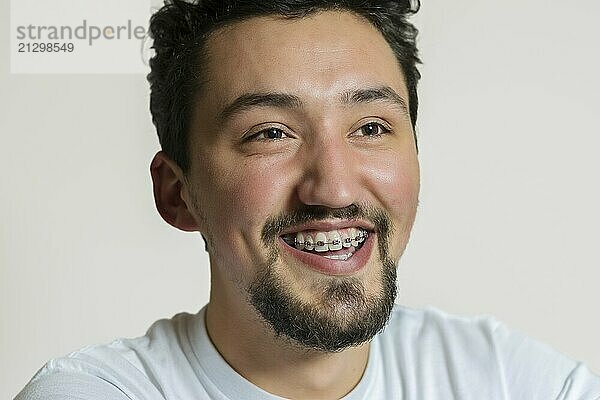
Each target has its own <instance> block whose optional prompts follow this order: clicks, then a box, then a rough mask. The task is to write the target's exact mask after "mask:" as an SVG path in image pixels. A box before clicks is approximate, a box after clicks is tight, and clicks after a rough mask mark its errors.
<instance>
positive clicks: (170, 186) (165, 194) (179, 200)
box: [150, 151, 199, 232]
mask: <svg viewBox="0 0 600 400" xmlns="http://www.w3.org/2000/svg"><path fill="white" fill-rule="evenodd" d="M150 174H151V175H152V183H153V187H154V202H155V204H156V209H157V210H158V213H159V214H160V215H161V217H162V218H163V219H164V220H165V221H166V222H167V223H168V224H170V225H172V226H174V227H175V228H178V229H181V230H182V231H186V232H192V231H198V230H199V229H198V224H197V222H196V219H195V218H194V216H193V214H192V212H190V209H189V205H188V204H187V203H186V201H185V200H184V199H183V196H182V190H183V189H184V180H183V172H182V171H181V169H180V168H179V166H177V164H176V163H175V162H174V161H172V160H171V159H170V158H169V157H168V156H167V155H166V154H165V153H164V152H162V151H160V152H158V153H157V154H156V155H155V156H154V158H153V159H152V162H151V163H150Z"/></svg>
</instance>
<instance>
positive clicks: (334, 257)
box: [323, 253, 353, 261]
mask: <svg viewBox="0 0 600 400" xmlns="http://www.w3.org/2000/svg"><path fill="white" fill-rule="evenodd" d="M352 254H353V253H348V254H335V255H332V256H323V257H325V258H328V259H330V260H341V261H346V260H347V259H349V258H350V257H352Z"/></svg>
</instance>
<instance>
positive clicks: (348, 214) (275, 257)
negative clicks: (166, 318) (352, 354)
mask: <svg viewBox="0 0 600 400" xmlns="http://www.w3.org/2000/svg"><path fill="white" fill-rule="evenodd" d="M325 218H344V219H357V218H362V219H365V220H368V221H370V222H372V223H373V224H374V225H375V229H376V232H377V239H378V250H379V261H380V262H379V263H378V266H379V271H378V273H377V276H378V278H379V290H377V291H376V292H375V293H374V294H370V295H368V294H367V293H366V290H365V287H364V283H363V282H361V281H360V280H359V279H357V278H355V277H337V276H336V277H324V279H323V280H322V281H321V282H318V284H317V286H318V290H317V293H319V298H318V299H317V301H316V302H315V303H313V304H307V303H305V302H303V301H302V300H301V299H300V298H299V296H297V295H296V294H295V293H294V292H293V290H292V289H291V288H290V287H289V286H288V285H287V284H286V283H285V281H284V279H282V278H281V277H280V276H279V275H278V273H277V269H276V266H277V264H278V261H279V260H280V253H279V252H280V251H279V248H278V246H277V240H278V237H279V234H280V233H281V232H282V231H283V230H284V229H286V228H288V227H291V226H294V225H297V224H300V223H304V222H309V221H316V220H321V219H325ZM391 230H392V225H391V219H390V218H389V217H388V216H387V214H386V213H385V212H384V211H382V210H378V209H373V208H366V207H361V206H357V205H351V206H349V207H346V208H342V209H329V208H325V207H317V206H305V207H303V208H302V209H300V210H297V211H295V212H293V213H290V214H286V215H281V216H277V217H272V218H270V219H269V220H268V221H267V222H266V224H265V227H264V229H263V231H262V240H263V243H264V244H265V246H266V247H267V248H268V249H269V257H268V260H267V262H266V263H265V264H264V265H262V268H260V271H261V272H260V273H259V274H258V275H257V276H256V278H255V279H254V280H253V282H252V283H251V284H250V286H249V288H248V295H249V299H250V303H251V304H252V306H253V307H254V308H255V309H256V310H257V311H258V313H259V314H260V316H261V317H262V319H263V320H264V321H265V323H266V324H267V325H268V326H270V327H271V328H272V329H273V330H274V332H275V334H276V335H277V336H279V337H284V338H287V339H291V340H292V341H293V342H295V343H296V344H299V345H300V346H301V347H303V348H305V349H312V350H318V351H324V352H338V351H342V350H344V349H346V348H348V347H351V346H357V345H359V344H362V343H365V342H367V341H369V340H371V339H372V338H373V337H374V336H375V335H376V334H377V333H379V332H380V331H381V330H382V329H383V328H384V327H385V325H386V324H387V321H388V319H389V317H390V314H391V312H392V309H393V306H394V301H395V299H396V263H395V262H394V261H393V259H392V258H391V256H390V254H389V245H388V240H389V236H390V233H391Z"/></svg>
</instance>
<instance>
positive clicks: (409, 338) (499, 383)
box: [377, 306, 600, 399]
mask: <svg viewBox="0 0 600 400" xmlns="http://www.w3.org/2000/svg"><path fill="white" fill-rule="evenodd" d="M377 340H378V341H379V346H380V349H381V350H380V351H381V354H382V358H383V359H387V362H388V363H394V364H398V365H400V366H401V367H400V369H409V370H410V369H412V370H413V371H417V373H419V374H422V376H420V379H423V380H424V381H431V379H432V378H433V377H435V379H439V380H442V381H443V382H445V383H446V384H447V386H448V387H452V388H461V389H460V390H465V391H467V390H469V389H468V388H479V389H478V390H481V391H484V390H486V389H489V388H492V387H495V388H496V389H497V391H498V392H505V393H507V394H510V395H511V396H510V397H509V398H531V399H538V398H540V399H541V398H544V399H558V398H560V399H567V398H568V399H570V398H572V397H558V395H559V393H562V392H561V391H564V390H566V388H567V387H574V385H573V383H572V380H573V379H574V377H576V380H577V381H578V382H580V384H582V385H583V386H584V387H588V388H590V387H593V388H594V390H597V389H596V388H597V385H598V382H599V381H600V380H599V379H598V377H596V376H594V375H593V374H591V373H590V372H589V371H588V370H587V369H585V367H583V366H582V365H581V363H578V362H576V361H574V360H572V359H570V358H569V357H566V356H565V355H563V354H561V353H560V352H558V351H556V350H554V349H553V348H551V347H550V346H547V345H546V344H543V343H540V342H538V341H536V340H534V339H531V338H530V337H528V336H527V335H525V334H522V333H520V332H518V331H514V330H512V329H510V328H508V327H507V326H506V325H505V324H504V323H502V322H500V321H499V320H497V319H496V318H494V317H492V316H489V315H477V316H457V315H452V314H449V313H446V312H444V311H441V310H438V309H436V308H431V307H428V308H424V309H411V308H408V307H403V306H396V307H395V308H394V311H393V313H392V316H391V318H390V321H389V324H388V326H387V327H386V329H385V330H384V331H383V333H382V334H381V335H379V337H378V338H377ZM400 369H399V370H398V371H400ZM582 371H584V372H586V371H587V375H586V374H585V373H583V372H582ZM400 373H401V372H400ZM414 374H415V373H414V372H413V375H414ZM584 375H585V377H584ZM412 378H413V379H414V376H413V377H412ZM462 388H464V389H462ZM598 390H600V389H598ZM598 395H600V393H598ZM490 396H491V395H490ZM544 396H545V397H544ZM490 398H494V397H490Z"/></svg>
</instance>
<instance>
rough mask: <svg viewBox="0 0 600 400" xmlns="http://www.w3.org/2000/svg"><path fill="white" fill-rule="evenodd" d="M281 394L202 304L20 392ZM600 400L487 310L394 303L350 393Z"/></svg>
mask: <svg viewBox="0 0 600 400" xmlns="http://www.w3.org/2000/svg"><path fill="white" fill-rule="evenodd" d="M34 399H36V400H37V399H44V400H74V399H85V400H106V399H111V400H164V399H169V400H192V399H193V400H199V399H217V400H226V399H242V400H270V399H272V400H275V399H281V397H278V396H274V395H271V394H269V393H267V392H266V391H264V390H262V389H260V388H259V387H257V386H255V385H253V384H252V383H250V382H249V381H247V380H246V379H244V378H243V377H242V376H241V375H239V374H238V373H236V372H235V370H233V368H231V367H230V366H229V365H228V364H227V362H226V361H225V360H224V359H223V358H222V357H221V356H220V354H219V353H218V351H217V350H216V348H215V347H214V346H213V344H212V343H211V341H210V339H209V337H208V335H207V333H206V327H205V324H204V309H202V310H201V311H200V312H199V313H198V314H196V315H190V314H186V313H182V314H178V315H176V316H175V317H173V318H172V319H169V320H160V321H157V322H156V323H154V324H153V325H152V327H150V329H149V330H148V333H147V334H146V335H145V336H142V337H140V338H136V339H119V340H116V341H114V342H113V343H111V344H109V345H100V346H90V347H86V348H84V349H82V350H80V351H77V352H75V353H72V354H70V355H68V356H67V357H64V358H58V359H54V360H52V361H50V362H48V363H47V364H46V365H45V366H44V367H43V368H42V369H41V370H40V371H39V372H38V373H37V374H36V375H35V376H34V378H33V379H32V380H31V382H30V383H29V384H28V385H27V386H26V387H25V389H23V391H22V392H21V393H20V394H19V395H17V398H16V400H34ZM358 399H369V400H378V399H382V400H391V399H394V400H396V399H398V400H453V399H456V400H459V399H460V400H509V399H510V400H600V377H598V376H596V375H593V374H592V373H591V372H590V371H589V370H588V369H587V368H586V367H585V366H583V365H582V364H580V363H577V362H575V361H573V360H571V359H569V358H567V357H565V356H563V355H562V354H560V353H558V352H556V351H554V350H552V349H550V348H549V347H547V346H545V345H543V344H540V343H538V342H535V341H533V340H531V339H529V338H527V337H525V336H523V335H521V334H518V333H514V332H511V331H509V330H508V329H507V328H506V327H505V326H504V325H502V324H500V323H499V322H497V321H496V320H494V319H492V318H489V317H477V318H462V317H456V316H451V315H448V314H446V313H443V312H441V311H439V310H435V309H431V308H429V309H425V310H412V309H408V308H405V307H400V306H396V307H395V308H394V312H393V314H392V317H391V319H390V322H389V324H388V326H387V327H386V329H385V330H384V331H383V333H381V334H379V335H377V336H376V337H375V338H374V339H373V341H372V345H371V349H370V354H369V361H368V364H367V368H366V370H365V373H364V375H363V377H362V379H361V381H360V382H359V384H358V385H357V386H356V387H355V388H354V389H353V390H352V392H350V393H349V394H348V395H347V396H345V397H344V400H358Z"/></svg>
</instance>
